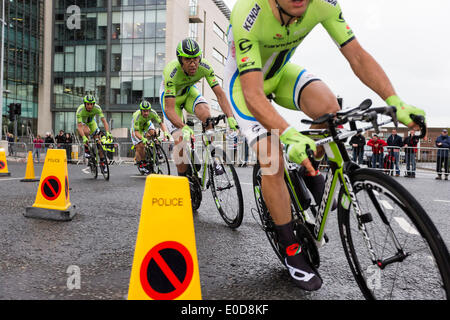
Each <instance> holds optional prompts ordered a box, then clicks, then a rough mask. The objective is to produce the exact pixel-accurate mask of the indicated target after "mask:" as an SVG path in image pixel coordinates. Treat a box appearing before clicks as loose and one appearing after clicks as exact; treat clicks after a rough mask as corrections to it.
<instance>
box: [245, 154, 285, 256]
mask: <svg viewBox="0 0 450 320" xmlns="http://www.w3.org/2000/svg"><path fill="white" fill-rule="evenodd" d="M252 177H253V194H254V196H255V203H256V208H257V210H258V214H259V219H260V220H261V227H262V229H263V231H264V232H265V234H266V236H267V239H268V240H269V243H270V246H271V247H272V249H273V251H274V252H275V254H276V256H277V257H278V259H279V260H280V262H281V264H282V265H285V264H284V252H283V250H282V248H281V247H280V244H279V241H278V235H277V233H276V231H275V223H274V222H273V220H272V217H271V216H270V213H269V210H267V206H266V203H265V202H264V198H263V196H262V189H261V167H260V165H259V162H257V163H256V164H255V165H254V166H253V174H252Z"/></svg>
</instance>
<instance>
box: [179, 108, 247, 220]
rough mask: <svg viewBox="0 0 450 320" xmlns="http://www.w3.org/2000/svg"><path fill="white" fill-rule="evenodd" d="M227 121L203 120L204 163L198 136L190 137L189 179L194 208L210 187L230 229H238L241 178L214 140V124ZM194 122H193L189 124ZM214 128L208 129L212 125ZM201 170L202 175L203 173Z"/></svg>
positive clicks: (221, 117)
mask: <svg viewBox="0 0 450 320" xmlns="http://www.w3.org/2000/svg"><path fill="white" fill-rule="evenodd" d="M221 120H223V122H225V123H226V116H225V115H220V116H218V117H213V118H208V119H206V122H205V123H202V135H201V136H202V141H203V149H204V153H203V163H201V162H200V160H199V158H198V156H197V153H196V151H195V146H194V143H195V139H192V138H191V141H190V144H189V148H188V158H189V161H188V171H187V178H188V180H189V184H190V188H191V202H192V209H193V211H196V210H197V209H198V208H199V207H200V204H201V201H202V192H203V191H205V190H206V189H208V188H210V189H211V193H212V196H213V199H214V202H215V204H216V207H217V210H218V211H219V214H220V216H221V217H222V218H223V220H224V221H225V223H226V224H227V225H228V226H229V227H230V228H233V229H235V228H238V227H239V226H240V225H241V223H242V219H243V217H244V200H243V197H242V190H241V184H240V182H239V177H238V175H237V173H236V170H235V168H234V166H233V164H232V162H231V161H230V160H229V159H228V158H227V155H226V153H225V152H224V151H223V149H221V148H220V147H218V146H213V145H212V143H211V139H212V136H213V135H214V133H216V132H221V130H216V129H215V126H216V125H217V124H218V123H219V122H220V121H221ZM188 124H189V125H193V123H188ZM210 124H211V125H212V129H209V130H207V128H208V127H209V125H210ZM200 171H202V172H201V175H200Z"/></svg>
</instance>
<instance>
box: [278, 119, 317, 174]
mask: <svg viewBox="0 0 450 320" xmlns="http://www.w3.org/2000/svg"><path fill="white" fill-rule="evenodd" d="M280 140H281V142H283V143H284V144H285V145H286V146H287V150H286V152H287V155H288V157H289V160H291V161H293V162H295V163H298V164H302V165H303V166H305V168H306V170H307V171H308V172H309V173H310V174H311V175H315V174H314V173H315V170H314V167H313V166H312V164H311V161H309V159H308V152H307V149H308V148H309V149H311V150H312V151H313V152H314V151H316V143H315V142H314V140H312V139H311V138H308V137H307V136H305V135H303V134H301V133H300V132H298V131H297V130H296V129H295V128H293V127H289V128H287V129H286V130H285V131H284V132H283V134H281V136H280Z"/></svg>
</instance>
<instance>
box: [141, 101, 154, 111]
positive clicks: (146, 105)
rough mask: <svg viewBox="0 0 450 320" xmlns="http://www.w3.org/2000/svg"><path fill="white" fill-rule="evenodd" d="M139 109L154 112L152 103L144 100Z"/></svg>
mask: <svg viewBox="0 0 450 320" xmlns="http://www.w3.org/2000/svg"><path fill="white" fill-rule="evenodd" d="M139 108H140V109H141V110H152V105H151V104H150V102H148V101H146V100H144V101H142V102H141V104H140V105H139Z"/></svg>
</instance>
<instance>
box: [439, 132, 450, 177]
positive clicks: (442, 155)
mask: <svg viewBox="0 0 450 320" xmlns="http://www.w3.org/2000/svg"><path fill="white" fill-rule="evenodd" d="M436 147H438V148H439V150H438V152H437V161H436V172H437V177H436V179H437V180H441V179H442V163H444V170H443V171H444V172H445V180H448V150H449V149H450V137H449V136H448V131H447V129H444V130H442V134H441V135H440V136H439V137H437V139H436Z"/></svg>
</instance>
